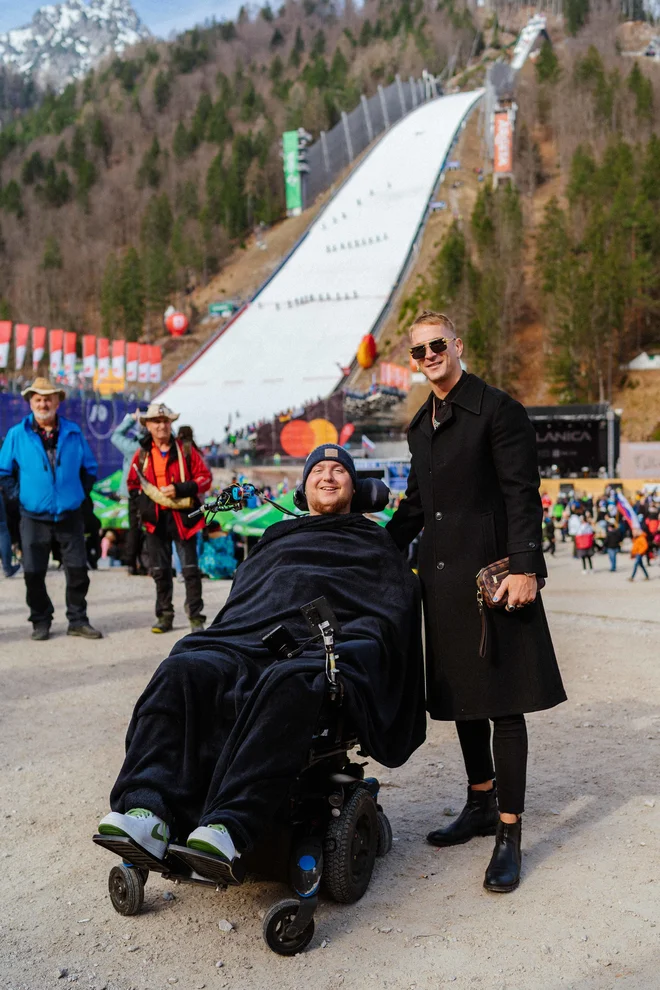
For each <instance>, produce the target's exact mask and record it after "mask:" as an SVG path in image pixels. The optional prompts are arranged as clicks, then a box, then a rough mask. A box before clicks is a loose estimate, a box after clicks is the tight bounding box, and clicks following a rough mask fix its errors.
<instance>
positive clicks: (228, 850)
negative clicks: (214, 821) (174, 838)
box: [186, 825, 240, 863]
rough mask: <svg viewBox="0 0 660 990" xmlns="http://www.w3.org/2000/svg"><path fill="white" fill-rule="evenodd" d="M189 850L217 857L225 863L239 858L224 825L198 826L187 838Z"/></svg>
mask: <svg viewBox="0 0 660 990" xmlns="http://www.w3.org/2000/svg"><path fill="white" fill-rule="evenodd" d="M186 845H187V846H188V848H189V849H197V850H198V852H204V853H209V854H210V855H211V856H218V857H219V858H220V859H222V860H224V861H225V862H226V863H233V862H234V860H236V859H238V858H239V857H240V853H237V852H236V846H235V845H234V842H233V839H232V837H231V835H230V834H229V832H228V831H227V829H226V828H225V826H224V825H200V826H199V827H198V828H196V829H195V830H194V832H191V833H190V835H189V836H188V841H187V842H186Z"/></svg>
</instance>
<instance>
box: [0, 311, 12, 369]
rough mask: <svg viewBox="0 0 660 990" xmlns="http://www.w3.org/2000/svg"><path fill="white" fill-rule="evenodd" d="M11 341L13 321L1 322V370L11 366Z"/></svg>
mask: <svg viewBox="0 0 660 990" xmlns="http://www.w3.org/2000/svg"><path fill="white" fill-rule="evenodd" d="M10 341H11V320H0V368H6V367H7V365H8V364H9V343H10Z"/></svg>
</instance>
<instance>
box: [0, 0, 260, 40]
mask: <svg viewBox="0 0 660 990" xmlns="http://www.w3.org/2000/svg"><path fill="white" fill-rule="evenodd" d="M51 2H53V0H51ZM55 2H57V0H55ZM44 5H45V0H44V2H43V3H39V2H38V0H37V2H36V3H35V2H34V0H0V32H3V31H9V30H10V29H11V28H15V27H20V26H21V25H23V24H27V23H29V21H30V20H31V19H32V15H33V13H34V12H35V11H36V10H38V9H39V7H41V6H44ZM133 6H134V7H135V9H136V11H137V12H138V14H139V15H140V17H141V18H142V20H143V21H144V23H145V24H146V25H147V27H148V28H149V30H150V31H152V32H153V33H154V34H157V35H160V36H161V37H165V38H166V37H167V36H168V35H169V33H170V32H171V31H181V30H183V29H184V28H188V27H192V26H193V25H195V24H200V23H201V22H202V21H204V20H205V19H206V18H207V17H213V16H214V15H215V17H216V18H217V19H218V20H221V19H222V18H223V17H232V16H233V15H234V14H235V13H236V12H237V10H238V9H239V7H240V6H241V0H187V2H186V0H183V2H182V0H133Z"/></svg>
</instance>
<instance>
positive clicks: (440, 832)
mask: <svg viewBox="0 0 660 990" xmlns="http://www.w3.org/2000/svg"><path fill="white" fill-rule="evenodd" d="M499 817H500V816H499V814H498V812H497V788H496V786H495V785H493V787H492V789H491V790H490V791H473V790H472V788H471V787H468V792H467V801H466V803H465V807H464V808H463V810H462V811H461V813H460V815H459V816H458V818H455V819H454V821H453V822H452V823H451V825H448V826H447V828H437V829H436V830H435V831H434V832H429V834H428V835H427V836H426V841H427V842H430V843H431V845H432V846H460V845H461V843H463V842H469V841H470V839H473V838H474V837H475V835H495V830H496V828H497V823H498V821H499Z"/></svg>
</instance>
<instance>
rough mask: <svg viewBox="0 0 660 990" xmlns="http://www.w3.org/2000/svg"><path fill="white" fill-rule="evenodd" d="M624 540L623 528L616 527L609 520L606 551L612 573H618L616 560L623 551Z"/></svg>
mask: <svg viewBox="0 0 660 990" xmlns="http://www.w3.org/2000/svg"><path fill="white" fill-rule="evenodd" d="M622 540H623V536H622V535H621V528H620V527H619V526H617V525H616V523H615V522H614V520H612V519H610V520H608V522H607V530H606V532H605V549H606V550H607V556H608V557H609V559H610V573H614V572H615V571H616V558H617V556H618V554H619V553H620V551H621V541H622Z"/></svg>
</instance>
